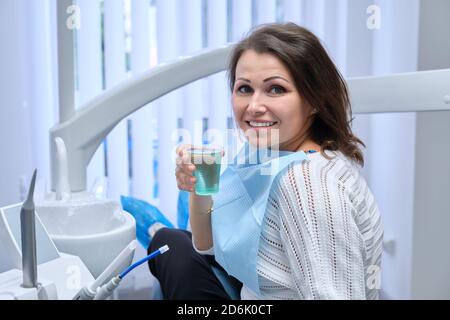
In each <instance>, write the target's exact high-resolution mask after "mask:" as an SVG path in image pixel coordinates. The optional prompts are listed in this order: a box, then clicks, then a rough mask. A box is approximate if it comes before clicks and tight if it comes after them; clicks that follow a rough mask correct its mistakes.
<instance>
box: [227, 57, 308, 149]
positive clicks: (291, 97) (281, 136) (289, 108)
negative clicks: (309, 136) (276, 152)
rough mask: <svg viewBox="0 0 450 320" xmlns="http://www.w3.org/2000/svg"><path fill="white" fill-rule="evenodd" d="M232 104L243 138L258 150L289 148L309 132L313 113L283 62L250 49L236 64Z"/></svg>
mask: <svg viewBox="0 0 450 320" xmlns="http://www.w3.org/2000/svg"><path fill="white" fill-rule="evenodd" d="M232 104H233V111H234V116H235V118H236V121H237V124H238V125H239V127H240V128H241V129H242V130H243V131H244V134H245V136H246V139H247V140H248V142H249V143H250V144H252V145H254V146H260V147H261V146H272V147H273V146H275V145H282V144H284V145H289V144H290V143H292V141H293V140H295V139H296V138H297V139H298V137H299V135H300V134H303V133H304V132H305V131H306V130H307V129H308V128H306V125H308V123H307V119H308V116H309V115H310V114H311V111H312V108H311V107H310V106H309V105H308V104H307V103H306V102H305V101H304V100H303V99H302V97H301V96H300V93H299V92H298V90H297V88H296V87H295V83H294V80H293V79H292V76H291V74H290V72H289V70H288V69H287V68H286V67H285V66H284V65H283V63H282V62H281V61H280V60H279V59H278V58H277V57H276V56H274V55H271V54H268V53H262V54H259V53H257V52H256V51H253V50H247V51H245V52H244V53H243V54H242V55H241V57H240V58H239V61H238V63H237V66H236V78H235V85H234V88H233V94H232ZM308 126H309V125H308ZM268 143H270V144H268ZM280 149H284V148H283V147H282V146H280Z"/></svg>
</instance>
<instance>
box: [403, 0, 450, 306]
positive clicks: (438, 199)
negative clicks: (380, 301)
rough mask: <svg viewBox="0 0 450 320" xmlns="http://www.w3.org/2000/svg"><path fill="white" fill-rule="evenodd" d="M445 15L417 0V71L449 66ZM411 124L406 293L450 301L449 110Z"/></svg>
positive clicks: (440, 2) (445, 6)
mask: <svg viewBox="0 0 450 320" xmlns="http://www.w3.org/2000/svg"><path fill="white" fill-rule="evenodd" d="M449 14H450V1H448V0H431V1H430V0H422V2H421V11H420V37H419V42H420V50H419V70H430V69H445V68H450V37H449V36H448V33H449V32H450V19H449ZM430 85H432V84H430ZM449 94H450V83H449ZM416 128H417V131H416V167H415V178H416V180H415V190H414V191H415V192H414V195H415V203H414V223H413V230H414V231H413V235H414V237H413V239H412V241H413V253H412V259H413V269H412V288H411V290H412V293H411V297H412V298H413V299H430V298H432V299H450V250H449V245H450V139H449V138H450V112H448V111H445V112H432V113H422V114H418V115H417V122H416Z"/></svg>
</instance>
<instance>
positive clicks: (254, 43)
mask: <svg viewBox="0 0 450 320" xmlns="http://www.w3.org/2000/svg"><path fill="white" fill-rule="evenodd" d="M246 50H254V51H255V52H257V53H259V54H262V53H269V54H272V55H274V56H276V57H277V58H278V59H279V60H280V61H281V62H282V63H283V64H284V65H285V66H286V67H287V68H288V70H289V71H290V73H291V75H292V77H293V79H294V81H295V86H296V88H297V90H298V92H299V93H300V95H301V97H302V98H303V99H305V100H306V101H307V103H309V105H311V106H312V107H313V108H314V109H316V113H315V114H314V118H313V120H312V123H311V126H310V128H309V132H308V133H309V137H310V138H311V139H312V140H313V141H314V142H315V143H317V144H319V145H320V146H321V149H322V151H321V153H322V154H323V155H324V156H325V157H326V158H327V159H330V157H329V156H327V155H326V154H325V151H326V150H330V151H340V152H342V153H343V154H344V155H345V156H347V157H348V158H349V159H351V160H353V161H354V162H356V163H357V164H359V165H360V166H361V167H362V166H364V155H363V153H362V151H361V149H360V147H359V145H358V144H360V145H361V146H363V147H365V144H364V143H363V142H362V141H361V140H360V139H359V138H358V137H356V136H355V135H354V134H353V133H352V129H351V122H352V120H353V118H352V109H351V104H350V99H349V94H348V89H347V84H346V82H345V80H344V78H343V77H342V75H341V74H340V72H339V70H338V69H337V67H336V66H335V65H334V63H333V61H332V60H331V58H330V57H329V55H328V54H327V52H326V50H325V48H324V47H323V46H322V44H321V42H320V40H319V39H318V38H317V37H316V36H315V35H314V34H313V33H312V32H311V31H309V30H308V29H306V28H303V27H300V26H298V25H296V24H295V23H292V22H289V23H285V24H280V23H271V24H263V25H260V26H257V27H256V28H255V29H253V30H252V31H251V32H250V33H249V34H248V35H247V36H246V37H244V38H243V39H242V40H241V41H240V42H238V43H237V44H236V45H235V47H234V48H233V52H232V54H231V57H230V61H229V65H228V81H229V85H230V88H231V91H233V88H234V84H235V78H236V66H237V63H238V61H239V58H240V57H241V55H242V54H243V53H244V52H245V51H246Z"/></svg>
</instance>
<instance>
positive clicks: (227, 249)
mask: <svg viewBox="0 0 450 320" xmlns="http://www.w3.org/2000/svg"><path fill="white" fill-rule="evenodd" d="M269 151H270V150H269V149H261V148H260V149H257V148H256V147H253V146H251V145H250V144H248V143H245V145H244V147H243V148H242V149H241V150H240V152H239V153H238V155H237V156H236V157H235V158H234V160H233V162H232V163H231V164H229V166H228V167H227V168H226V169H225V171H224V172H223V174H222V176H221V177H220V187H219V193H217V194H216V195H214V196H213V200H214V211H213V213H212V216H211V223H212V233H213V241H214V255H215V259H216V261H217V262H218V263H219V264H220V265H221V266H222V267H223V268H224V269H225V270H226V271H227V273H228V274H230V275H232V276H234V277H235V278H237V279H238V280H239V281H241V282H242V283H243V284H244V285H246V286H247V287H248V288H249V289H251V290H252V291H253V292H255V293H256V294H258V295H260V290H259V283H258V274H257V269H256V268H257V266H256V259H257V254H258V248H259V241H260V235H261V231H262V222H263V219H264V215H265V212H266V206H267V202H268V198H269V193H270V190H271V188H272V184H273V182H274V181H275V180H276V178H277V177H278V176H279V174H280V173H282V172H283V171H284V170H285V169H286V168H287V166H288V165H289V164H290V163H293V162H297V161H302V160H304V159H307V156H306V154H305V152H303V151H299V152H290V151H278V150H276V151H273V150H272V154H270V155H269Z"/></svg>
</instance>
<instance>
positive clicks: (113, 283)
mask: <svg viewBox="0 0 450 320" xmlns="http://www.w3.org/2000/svg"><path fill="white" fill-rule="evenodd" d="M168 250H169V246H168V245H165V246H163V247H161V248H159V249H158V250H155V251H153V252H152V253H151V254H149V255H148V256H146V257H145V258H142V259H141V260H139V261H137V262H136V263H134V264H132V265H131V266H129V267H128V268H127V269H126V270H125V271H123V272H122V273H120V274H119V275H118V276H116V277H114V278H112V279H111V280H110V281H109V282H108V283H107V284H105V285H103V286H101V287H100V289H98V291H97V294H96V295H95V297H94V300H104V299H106V298H108V297H109V296H110V295H111V294H112V293H113V291H114V290H115V289H116V288H117V287H118V286H119V284H120V282H121V281H122V279H123V278H124V277H125V276H126V275H127V274H128V273H129V272H131V271H132V270H133V269H135V268H136V267H138V266H139V265H141V264H143V263H144V262H146V261H149V260H151V259H153V258H155V257H156V256H158V255H160V254H163V253H165V252H167V251H168Z"/></svg>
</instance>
